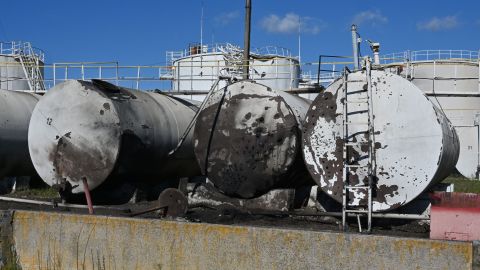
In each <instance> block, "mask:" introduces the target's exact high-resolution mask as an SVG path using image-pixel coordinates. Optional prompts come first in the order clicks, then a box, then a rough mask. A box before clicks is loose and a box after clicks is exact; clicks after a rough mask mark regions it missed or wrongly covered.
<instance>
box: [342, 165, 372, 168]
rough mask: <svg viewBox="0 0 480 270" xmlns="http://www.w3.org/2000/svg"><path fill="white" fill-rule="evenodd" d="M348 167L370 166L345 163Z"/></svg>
mask: <svg viewBox="0 0 480 270" xmlns="http://www.w3.org/2000/svg"><path fill="white" fill-rule="evenodd" d="M345 167H346V168H364V167H368V165H358V164H345Z"/></svg>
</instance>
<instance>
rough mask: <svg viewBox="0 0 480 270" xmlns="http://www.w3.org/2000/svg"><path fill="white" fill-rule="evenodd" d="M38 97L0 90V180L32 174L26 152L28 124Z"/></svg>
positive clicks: (33, 172)
mask: <svg viewBox="0 0 480 270" xmlns="http://www.w3.org/2000/svg"><path fill="white" fill-rule="evenodd" d="M39 98H40V96H39V95H36V94H32V93H26V92H16V91H8V90H0V179H1V178H3V177H4V176H28V175H34V174H35V170H34V168H33V165H32V162H31V161H30V155H29V153H28V142H27V136H28V123H29V121H30V117H31V115H32V111H33V108H34V107H35V104H37V102H38V100H39Z"/></svg>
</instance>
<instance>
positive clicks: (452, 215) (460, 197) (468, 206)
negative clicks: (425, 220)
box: [430, 192, 480, 241]
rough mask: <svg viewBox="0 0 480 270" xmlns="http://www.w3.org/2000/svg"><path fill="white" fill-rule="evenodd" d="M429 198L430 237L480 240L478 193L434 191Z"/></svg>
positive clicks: (479, 201) (479, 199) (479, 198)
mask: <svg viewBox="0 0 480 270" xmlns="http://www.w3.org/2000/svg"><path fill="white" fill-rule="evenodd" d="M430 198H431V201H432V209H431V214H430V238H431V239H445V240H458V241H472V240H480V194H474V193H460V192H435V193H433V194H431V196H430Z"/></svg>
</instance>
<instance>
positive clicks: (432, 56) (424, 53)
mask: <svg viewBox="0 0 480 270" xmlns="http://www.w3.org/2000/svg"><path fill="white" fill-rule="evenodd" d="M433 60H459V61H469V62H478V60H479V51H469V50H420V51H404V52H398V53H391V54H385V55H382V56H381V58H380V61H381V64H392V63H401V62H407V61H411V62H418V61H433Z"/></svg>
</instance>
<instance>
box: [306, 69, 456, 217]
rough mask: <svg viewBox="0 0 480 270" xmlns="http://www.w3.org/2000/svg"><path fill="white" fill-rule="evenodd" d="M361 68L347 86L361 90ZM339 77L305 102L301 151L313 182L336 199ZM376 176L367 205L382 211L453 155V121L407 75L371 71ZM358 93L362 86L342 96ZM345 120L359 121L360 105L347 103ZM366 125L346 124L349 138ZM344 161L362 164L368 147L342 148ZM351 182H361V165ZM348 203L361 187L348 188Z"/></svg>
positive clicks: (358, 200) (434, 176) (445, 167)
mask: <svg viewBox="0 0 480 270" xmlns="http://www.w3.org/2000/svg"><path fill="white" fill-rule="evenodd" d="M365 77H366V76H365V71H357V72H354V73H351V74H350V75H349V80H353V81H356V82H351V83H349V86H348V89H349V92H351V91H355V90H361V89H365V87H366V81H365ZM342 85H343V79H337V80H336V81H335V82H333V83H332V84H331V85H330V86H329V87H328V88H327V89H326V90H325V91H324V92H322V93H320V94H319V95H318V96H317V98H316V99H315V100H314V102H313V103H312V105H311V107H310V109H309V111H308V113H307V117H306V119H305V129H304V133H303V135H304V136H303V145H302V147H303V155H304V160H305V163H306V166H307V168H308V170H309V172H310V174H311V176H312V177H313V179H314V180H315V182H317V184H318V185H319V187H320V188H321V189H322V190H323V191H324V192H326V193H327V194H328V195H329V196H331V197H332V198H333V199H335V200H336V201H338V202H341V201H342V191H343V144H344V142H343V122H342V121H343V102H344V94H343V88H342ZM372 92H373V95H372V101H373V114H374V128H375V147H374V148H375V149H376V150H375V155H376V164H377V166H376V176H377V179H376V181H375V184H374V196H373V211H376V212H378V211H389V210H392V209H395V208H398V207H400V206H402V205H405V204H407V203H408V202H411V201H412V200H413V199H415V198H416V197H417V196H419V195H420V194H421V193H422V192H424V191H425V190H426V189H427V188H428V187H429V186H431V185H433V184H434V183H437V182H438V181H441V180H442V179H444V178H445V177H446V176H447V175H448V174H449V173H450V172H451V170H452V169H453V167H454V166H455V163H456V162H457V159H458V152H459V143H458V138H457V135H456V133H455V130H454V128H453V127H452V125H451V124H450V122H449V121H448V119H447V118H446V117H445V115H444V114H443V113H442V112H441V110H439V109H437V108H436V107H435V106H434V105H433V104H432V102H431V101H430V100H429V99H428V98H427V97H426V96H425V95H424V94H423V93H422V91H421V90H420V89H418V88H417V87H416V86H415V85H413V84H412V83H411V82H409V81H408V80H406V79H404V78H402V77H400V76H398V75H394V74H391V73H386V72H383V71H378V70H373V71H372ZM361 97H365V91H363V92H362V91H359V93H358V94H351V95H349V97H348V99H349V100H351V101H352V100H355V99H357V98H361ZM348 108H349V113H351V114H349V121H350V122H357V123H358V122H367V120H368V118H367V114H366V113H354V112H361V111H364V110H366V109H367V107H366V104H362V103H358V104H350V105H348ZM366 129H367V127H366V125H363V126H362V125H349V135H351V138H350V139H351V140H352V141H357V142H360V141H365V140H366V138H365V133H362V131H365V130H366ZM350 149H351V150H350V151H351V152H350V156H352V157H353V158H352V160H350V162H351V163H352V164H358V165H366V164H367V162H368V158H365V157H366V155H367V154H368V148H367V149H366V148H365V146H363V147H362V145H361V144H359V145H358V146H353V147H350ZM352 170H353V172H352V176H351V177H350V179H351V183H350V184H351V185H364V184H366V181H368V180H367V179H368V177H367V169H366V167H364V168H356V170H355V169H352ZM349 197H350V204H351V205H362V204H363V203H364V202H365V201H366V198H367V197H366V193H365V191H364V190H357V191H355V192H352V191H351V193H350V196H349Z"/></svg>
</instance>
